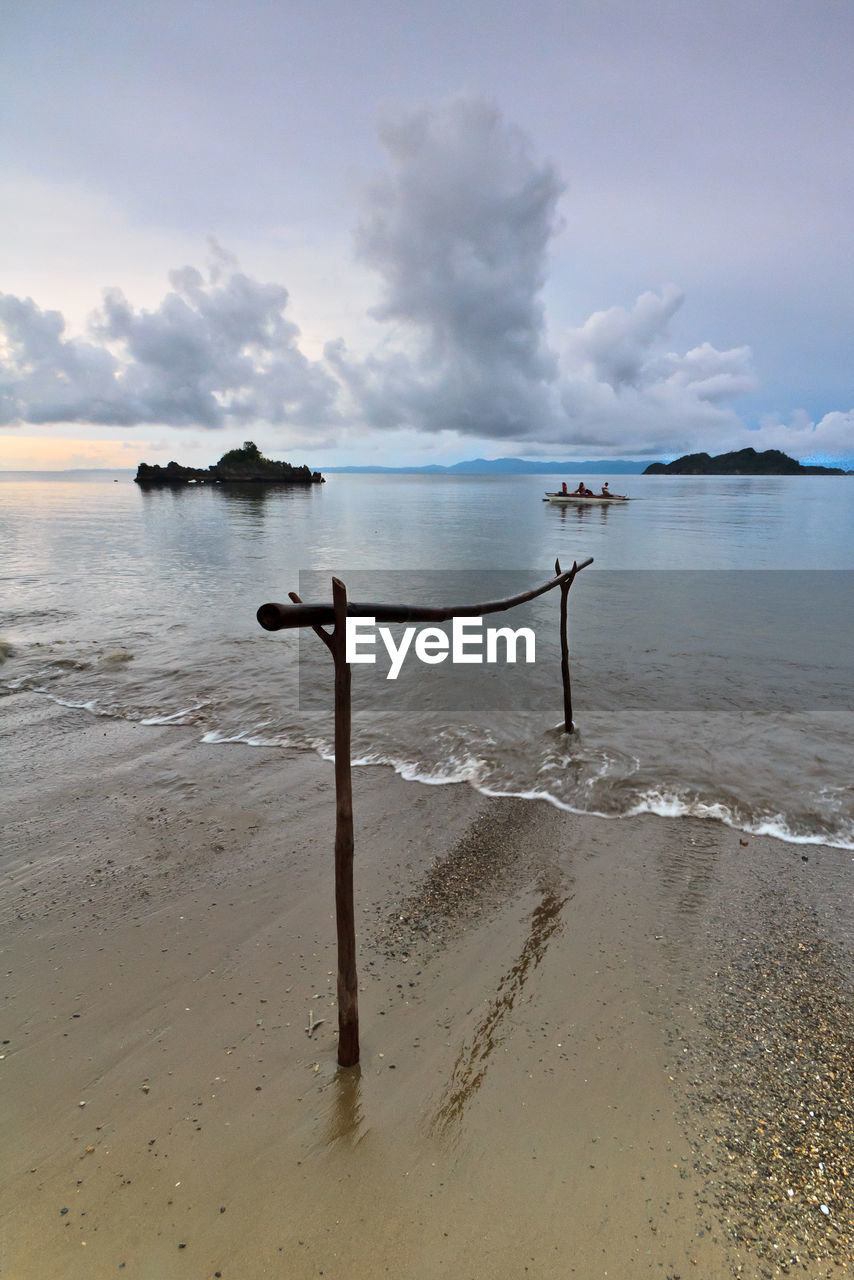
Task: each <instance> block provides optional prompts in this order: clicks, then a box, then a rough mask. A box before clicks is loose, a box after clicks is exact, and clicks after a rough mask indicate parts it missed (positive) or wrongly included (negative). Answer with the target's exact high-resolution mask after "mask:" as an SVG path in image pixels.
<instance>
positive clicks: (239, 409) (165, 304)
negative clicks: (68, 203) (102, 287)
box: [0, 242, 338, 428]
mask: <svg viewBox="0 0 854 1280" xmlns="http://www.w3.org/2000/svg"><path fill="white" fill-rule="evenodd" d="M211 256H212V262H211V265H210V268H209V271H208V276H207V279H205V278H204V277H203V276H202V275H201V273H200V272H199V271H197V270H196V268H194V267H183V268H181V269H180V270H177V271H173V272H171V274H170V276H169V282H170V285H171V289H170V291H169V292H168V293H167V294H166V296H165V297H164V298H163V300H162V301H161V303H160V305H159V306H158V307H157V308H156V309H155V310H152V311H146V310H136V309H135V308H134V307H133V306H132V305H131V303H130V302H128V300H127V299H126V298H125V296H124V294H123V293H122V292H121V291H120V290H118V289H108V290H106V291H105V293H104V298H103V304H102V306H101V308H100V310H99V311H97V312H96V313H95V314H94V315H93V316H92V318H91V320H90V324H89V335H90V338H91V339H92V340H84V339H80V338H74V337H67V336H66V333H65V322H64V320H63V317H62V316H61V314H60V313H59V312H57V311H41V310H40V309H39V308H38V307H37V306H36V304H35V303H34V302H33V301H32V299H29V298H27V299H24V300H22V299H20V298H16V297H14V296H12V295H10V294H4V295H0V334H2V346H0V355H2V362H1V363H0V421H2V422H5V423H15V422H27V423H31V424H40V423H61V422H86V423H92V424H99V425H105V426H137V425H139V424H144V423H159V424H163V425H170V426H179V427H180V426H203V427H209V428H217V427H223V426H229V425H240V424H251V423H255V422H258V421H261V422H266V423H270V424H273V425H279V424H282V423H293V424H294V425H296V426H300V427H304V426H306V425H317V424H327V423H329V422H332V421H334V420H335V419H336V411H335V398H336V394H337V390H338V388H337V384H336V382H335V381H334V379H333V378H332V376H331V375H330V374H329V372H327V370H326V369H324V368H323V366H322V365H321V364H320V363H319V362H312V361H309V360H308V359H307V358H306V357H305V356H304V355H303V354H302V352H301V351H300V349H299V346H298V338H299V330H298V328H297V326H296V325H295V324H293V323H292V322H291V321H290V320H288V319H286V318H285V315H284V312H285V309H286V307H287V304H288V291H287V289H285V288H284V287H283V286H282V285H279V284H263V283H260V282H259V281H257V280H254V279H252V277H250V276H247V275H244V274H243V273H241V272H240V271H238V269H237V264H236V262H235V261H234V260H233V259H231V258H230V257H229V255H227V254H226V253H224V252H223V250H221V249H220V248H219V246H217V245H216V244H215V243H213V242H212V244H211Z"/></svg>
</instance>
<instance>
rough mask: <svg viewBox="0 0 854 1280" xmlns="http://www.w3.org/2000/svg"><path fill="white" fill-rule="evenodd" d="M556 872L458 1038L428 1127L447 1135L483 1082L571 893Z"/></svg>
mask: <svg viewBox="0 0 854 1280" xmlns="http://www.w3.org/2000/svg"><path fill="white" fill-rule="evenodd" d="M556 876H557V873H556V872H553V873H552V878H551V879H550V880H549V881H548V882H546V883H543V882H541V885H540V892H541V894H542V897H541V899H540V902H539V905H538V906H536V907H535V908H534V910H533V911H532V913H531V922H530V928H529V931H528V936H527V938H526V939H525V943H524V945H523V947H522V950H521V951H520V953H519V957H518V959H517V960H516V961H515V962H514V964H513V965H511V967H510V968H509V969H508V970H507V972H506V973H505V974H504V975H503V976H502V977H501V979H500V981H499V983H498V989H497V991H496V994H495V996H494V998H493V999H492V1000H491V1001H490V1003H489V1005H488V1006H487V1010H486V1013H485V1014H484V1015H483V1017H482V1018H481V1019H480V1021H479V1022H478V1024H477V1026H476V1027H475V1029H474V1032H473V1033H472V1036H471V1039H470V1040H466V1041H464V1042H463V1045H462V1048H461V1049H460V1051H459V1053H458V1055H457V1060H456V1062H455V1063H454V1067H453V1070H452V1072H451V1079H450V1081H449V1083H448V1085H447V1086H446V1088H445V1090H444V1092H443V1094H442V1097H441V1099H440V1102H439V1106H438V1108H437V1111H436V1115H435V1116H434V1118H433V1120H432V1122H431V1129H432V1130H433V1131H435V1132H437V1133H440V1134H442V1135H444V1136H447V1135H448V1134H449V1133H450V1132H451V1130H452V1129H453V1128H454V1126H455V1125H456V1123H457V1122H458V1121H459V1120H460V1119H461V1117H462V1115H463V1112H464V1111H465V1109H466V1107H467V1106H468V1103H469V1102H470V1101H471V1099H472V1097H473V1096H474V1094H475V1093H476V1092H477V1090H478V1089H479V1088H480V1086H481V1085H482V1084H483V1081H484V1079H485V1077H486V1073H487V1071H488V1070H489V1064H490V1058H491V1055H492V1052H493V1050H494V1049H495V1048H496V1047H497V1046H498V1045H500V1044H501V1042H502V1040H503V1039H504V1036H505V1034H506V1031H505V1021H506V1019H507V1017H508V1015H509V1014H510V1013H512V1011H513V1008H514V1006H515V1004H516V1002H517V1000H518V999H519V996H520V995H521V994H522V990H523V988H524V986H525V983H526V982H527V981H528V978H529V977H530V976H531V974H532V973H533V972H534V970H535V969H536V968H537V966H538V965H539V964H540V961H541V960H542V959H543V957H544V956H545V954H546V951H547V949H548V945H549V942H550V940H551V938H552V937H553V935H554V934H555V933H557V932H558V930H559V929H560V928H561V927H562V924H563V922H562V920H561V912H562V910H563V908H564V906H565V905H566V903H567V902H568V901H569V898H570V896H571V895H570V894H569V893H565V892H564V891H563V890H564V885H563V882H562V881H561V880H560V879H558V880H557V883H555V879H554V878H555V877H556Z"/></svg>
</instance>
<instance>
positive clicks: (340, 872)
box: [331, 578, 359, 1067]
mask: <svg viewBox="0 0 854 1280" xmlns="http://www.w3.org/2000/svg"><path fill="white" fill-rule="evenodd" d="M332 605H333V609H334V611H335V630H334V632H333V634H332V646H331V647H332V657H333V659H334V661H335V922H336V926H337V930H338V1065H339V1066H341V1067H354V1066H355V1065H356V1063H357V1062H358V1061H359V989H358V979H357V976H356V921H355V916H354V911H353V782H352V777H351V774H350V664H349V663H348V661H347V649H346V620H347V588H346V587H345V586H344V583H343V582H341V581H340V580H339V579H338V578H333V579H332Z"/></svg>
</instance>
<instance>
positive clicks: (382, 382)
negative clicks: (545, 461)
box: [326, 97, 563, 439]
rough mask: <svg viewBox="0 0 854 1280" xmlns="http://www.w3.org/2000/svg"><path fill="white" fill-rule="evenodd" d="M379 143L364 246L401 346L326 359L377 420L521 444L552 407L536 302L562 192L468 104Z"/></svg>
mask: <svg viewBox="0 0 854 1280" xmlns="http://www.w3.org/2000/svg"><path fill="white" fill-rule="evenodd" d="M380 136H381V139H382V141H383V144H384V146H385V149H386V152H387V154H388V158H389V162H390V171H389V172H388V173H387V174H386V175H384V176H383V177H381V178H378V179H377V180H376V181H375V182H374V183H373V184H372V185H371V186H370V187H369V189H368V191H367V192H366V196H365V200H364V205H363V210H362V215H361V218H360V220H359V224H358V228H357V233H356V251H357V253H358V255H359V257H360V258H361V259H362V260H363V261H364V262H366V263H367V264H368V265H369V266H371V267H373V268H374V269H375V270H376V272H377V273H378V274H379V277H380V280H381V284H382V295H381V298H380V301H379V303H378V304H377V305H376V306H375V307H374V308H373V310H372V314H373V315H374V317H375V318H376V319H378V320H382V321H386V322H388V323H389V324H390V325H393V326H394V335H395V336H394V342H395V346H394V348H393V349H391V350H389V349H388V347H384V348H383V349H382V350H380V351H378V352H376V353H375V354H374V355H372V356H371V357H370V358H369V359H366V360H361V361H355V360H352V359H349V358H348V355H347V352H346V350H345V348H344V346H343V344H342V343H340V342H337V343H332V344H329V345H328V346H327V349H326V354H327V359H328V360H329V362H330V364H331V365H332V367H333V368H334V369H335V370H336V372H337V373H338V375H339V377H340V378H341V379H342V381H343V382H344V384H345V385H346V386H347V387H348V388H349V390H350V392H351V394H352V397H353V400H354V402H355V404H356V405H357V406H358V408H359V409H360V410H361V411H363V412H364V413H365V415H366V417H367V418H368V420H370V421H373V422H375V423H377V424H379V425H385V426H402V425H406V426H412V427H416V428H418V429H422V430H427V431H440V430H454V431H459V432H462V433H467V434H474V435H484V434H486V435H489V436H492V437H495V438H497V439H498V438H506V437H510V438H517V437H519V436H525V435H527V434H528V433H529V431H530V427H531V424H532V423H533V422H537V421H543V420H550V419H551V418H552V416H553V414H554V411H555V407H556V404H555V400H554V395H553V390H552V384H553V383H554V381H555V378H556V377H557V360H556V358H555V356H554V354H553V353H552V352H551V351H549V349H548V347H547V345H546V341H545V321H544V314H543V307H542V303H541V301H540V297H539V295H540V291H541V289H542V287H543V285H544V283H545V279H546V265H547V264H546V250H547V246H548V243H549V240H550V238H551V236H552V234H553V232H554V230H555V227H556V225H557V220H558V215H557V203H558V199H559V197H560V195H561V192H562V190H563V185H562V183H561V181H560V180H559V178H558V176H557V174H556V173H555V171H554V170H553V169H552V167H551V166H550V165H548V164H542V163H538V162H536V161H535V160H534V158H533V157H532V155H531V152H530V147H529V145H528V143H527V140H526V139H525V137H524V135H523V134H522V133H521V132H520V131H519V130H517V129H515V128H513V127H512V126H510V125H507V124H506V123H505V122H504V120H503V119H502V117H501V115H500V113H499V112H498V111H497V110H496V109H495V108H494V107H491V106H489V105H487V104H485V103H483V102H480V101H477V100H474V99H471V98H465V97H458V98H453V99H451V100H450V101H448V102H445V103H442V104H441V105H439V106H438V107H433V108H427V107H425V108H422V109H420V110H418V111H414V112H411V113H408V114H403V115H400V116H398V117H396V118H394V119H391V118H390V119H387V120H386V121H385V122H384V123H383V125H382V126H381V130H380Z"/></svg>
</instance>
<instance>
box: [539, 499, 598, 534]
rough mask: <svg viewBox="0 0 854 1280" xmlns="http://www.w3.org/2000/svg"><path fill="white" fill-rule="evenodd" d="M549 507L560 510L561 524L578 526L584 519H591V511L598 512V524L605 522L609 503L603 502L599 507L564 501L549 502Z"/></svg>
mask: <svg viewBox="0 0 854 1280" xmlns="http://www.w3.org/2000/svg"><path fill="white" fill-rule="evenodd" d="M549 509H550V510H554V511H559V512H560V522H561V524H562V525H569V527H570V528H572V527H576V528H579V527H580V526H581V525H583V524H584V522H585V520H592V519H593V513H594V512H595V511H598V512H599V523H600V525H603V524H605V522H606V521H607V519H608V512H609V511H610V510H611V507H610V505H607V506H606V505H605V504H603V505H602V506H601V507H599V506H597V507H592V506H585V505H584V504H583V503H581V504H579V505H577V506H576V505H575V504H574V503H565V504H563V505H558V504H557V503H550V504H549Z"/></svg>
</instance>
